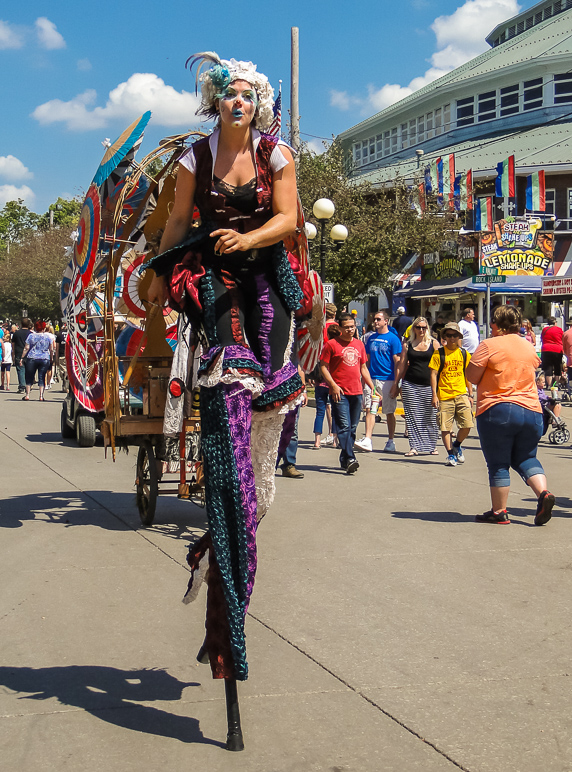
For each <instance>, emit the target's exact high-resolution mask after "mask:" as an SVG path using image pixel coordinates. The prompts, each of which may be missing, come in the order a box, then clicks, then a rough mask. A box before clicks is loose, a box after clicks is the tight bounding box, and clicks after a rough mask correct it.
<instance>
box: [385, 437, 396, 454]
mask: <svg viewBox="0 0 572 772" xmlns="http://www.w3.org/2000/svg"><path fill="white" fill-rule="evenodd" d="M395 451H396V447H395V442H394V441H393V440H387V442H386V443H385V448H384V449H383V452H384V453H395Z"/></svg>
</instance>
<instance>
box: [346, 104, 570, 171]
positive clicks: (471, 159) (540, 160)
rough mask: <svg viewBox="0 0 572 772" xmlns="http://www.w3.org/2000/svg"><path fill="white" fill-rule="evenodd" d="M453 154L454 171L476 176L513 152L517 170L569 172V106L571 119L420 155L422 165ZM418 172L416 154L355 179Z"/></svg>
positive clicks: (490, 168)
mask: <svg viewBox="0 0 572 772" xmlns="http://www.w3.org/2000/svg"><path fill="white" fill-rule="evenodd" d="M449 153H454V154H455V171H456V172H457V173H461V172H466V171H467V170H468V169H473V172H479V173H478V174H477V175H476V176H477V177H487V176H491V175H493V174H496V165H497V163H499V161H503V160H504V159H505V158H508V157H509V156H510V155H513V154H514V157H515V169H516V173H517V174H531V173H532V172H533V171H538V169H539V168H541V169H544V170H545V171H546V173H547V174H550V173H558V172H567V173H568V174H569V173H570V166H571V165H572V109H571V120H570V122H566V123H555V124H549V125H544V126H535V127H534V128H532V129H527V130H520V131H518V132H511V133H510V134H503V135H502V136H497V137H488V138H480V139H473V140H470V141H468V142H459V143H458V144H456V145H451V146H449V147H447V148H446V150H442V151H439V152H436V153H431V154H429V153H427V154H426V155H424V156H422V159H421V168H423V167H424V166H426V165H427V164H428V163H429V161H431V160H433V159H434V158H437V157H439V156H440V155H445V154H449ZM416 175H417V176H419V175H420V171H419V170H418V168H417V160H416V158H408V159H406V160H404V161H398V162H396V163H394V164H390V165H388V166H382V167H380V168H377V169H372V170H371V171H370V172H364V173H363V174H356V176H355V177H354V178H353V179H355V181H356V182H362V181H364V180H367V181H369V182H371V183H373V184H374V185H375V184H381V183H384V182H390V181H392V180H394V179H396V177H400V178H402V179H405V180H409V179H413V178H414V177H415V176H416Z"/></svg>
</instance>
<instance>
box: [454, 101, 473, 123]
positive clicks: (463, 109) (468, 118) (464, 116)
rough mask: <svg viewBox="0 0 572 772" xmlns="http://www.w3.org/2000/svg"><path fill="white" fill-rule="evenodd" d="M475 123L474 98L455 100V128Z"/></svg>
mask: <svg viewBox="0 0 572 772" xmlns="http://www.w3.org/2000/svg"><path fill="white" fill-rule="evenodd" d="M474 122H475V98H474V97H467V98H466V99H457V126H470V125H471V124H472V123H474Z"/></svg>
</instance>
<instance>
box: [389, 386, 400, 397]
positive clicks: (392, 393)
mask: <svg viewBox="0 0 572 772" xmlns="http://www.w3.org/2000/svg"><path fill="white" fill-rule="evenodd" d="M389 396H390V397H391V399H397V397H398V396H399V386H398V385H397V383H394V384H393V386H392V387H391V389H390V391H389Z"/></svg>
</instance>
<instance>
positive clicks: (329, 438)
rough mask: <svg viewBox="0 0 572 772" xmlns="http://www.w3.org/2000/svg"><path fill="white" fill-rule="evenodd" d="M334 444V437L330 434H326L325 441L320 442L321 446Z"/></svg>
mask: <svg viewBox="0 0 572 772" xmlns="http://www.w3.org/2000/svg"><path fill="white" fill-rule="evenodd" d="M333 444H334V436H333V435H332V434H328V436H327V437H326V439H325V440H324V441H323V442H322V445H333Z"/></svg>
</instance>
